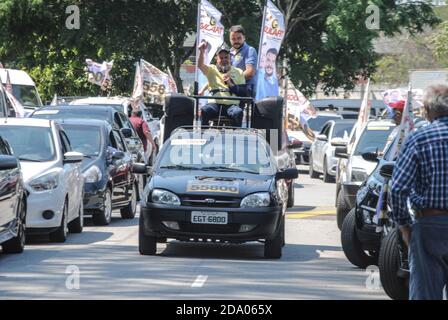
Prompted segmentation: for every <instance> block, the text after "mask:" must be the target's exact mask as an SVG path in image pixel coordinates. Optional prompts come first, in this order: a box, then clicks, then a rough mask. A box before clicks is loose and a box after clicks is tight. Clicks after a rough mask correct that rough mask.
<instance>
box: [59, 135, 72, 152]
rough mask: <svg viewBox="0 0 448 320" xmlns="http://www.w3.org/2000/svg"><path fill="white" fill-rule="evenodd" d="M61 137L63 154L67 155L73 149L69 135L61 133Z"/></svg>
mask: <svg viewBox="0 0 448 320" xmlns="http://www.w3.org/2000/svg"><path fill="white" fill-rule="evenodd" d="M59 135H60V137H61V143H62V152H63V153H67V152H70V151H72V147H71V145H70V140H69V139H68V137H67V135H66V134H65V132H64V131H62V130H61V131H59Z"/></svg>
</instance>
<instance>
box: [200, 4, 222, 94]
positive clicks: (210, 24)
mask: <svg viewBox="0 0 448 320" xmlns="http://www.w3.org/2000/svg"><path fill="white" fill-rule="evenodd" d="M221 17H222V14H221V12H219V10H218V9H216V8H215V7H214V6H213V5H212V4H211V3H210V2H208V1H207V0H201V2H200V5H199V8H198V26H197V33H196V34H197V38H196V48H197V47H198V46H199V45H200V44H201V43H202V42H204V41H205V42H207V44H208V45H207V48H206V49H205V59H204V62H205V64H210V63H211V61H212V60H213V57H214V55H215V53H216V51H217V50H218V48H219V47H220V46H221V45H222V44H223V42H224V26H223V25H222V23H221ZM196 57H199V52H198V50H197V51H196ZM196 60H198V59H196ZM195 79H196V81H197V82H198V84H199V90H200V89H201V88H203V87H204V86H205V85H206V84H207V78H206V77H205V75H203V74H202V72H199V69H198V68H197V66H196V77H195Z"/></svg>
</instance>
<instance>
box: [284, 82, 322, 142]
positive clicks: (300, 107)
mask: <svg viewBox="0 0 448 320" xmlns="http://www.w3.org/2000/svg"><path fill="white" fill-rule="evenodd" d="M286 109H287V113H288V124H289V128H290V129H292V130H294V129H300V130H302V131H303V132H304V133H305V135H306V136H307V137H308V139H310V140H314V138H315V136H314V132H313V130H311V128H310V127H309V125H308V120H309V119H311V118H315V117H316V116H317V111H316V109H315V108H314V107H313V106H312V105H311V103H310V101H309V100H308V99H307V98H306V97H305V96H304V95H303V93H302V92H301V91H300V90H298V89H296V87H295V86H294V84H293V83H292V82H291V81H288V93H287V96H286Z"/></svg>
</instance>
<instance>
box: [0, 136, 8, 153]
mask: <svg viewBox="0 0 448 320" xmlns="http://www.w3.org/2000/svg"><path fill="white" fill-rule="evenodd" d="M0 154H5V155H10V154H11V153H10V152H9V148H8V146H7V145H6V143H5V142H4V140H3V139H0Z"/></svg>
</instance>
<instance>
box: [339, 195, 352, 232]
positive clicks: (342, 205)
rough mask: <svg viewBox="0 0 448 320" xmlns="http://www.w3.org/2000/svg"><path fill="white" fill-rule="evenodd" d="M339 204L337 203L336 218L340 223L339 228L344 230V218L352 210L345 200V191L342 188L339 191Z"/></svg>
mask: <svg viewBox="0 0 448 320" xmlns="http://www.w3.org/2000/svg"><path fill="white" fill-rule="evenodd" d="M336 201H337V204H336V220H337V223H338V228H339V230H342V224H343V223H344V219H345V217H346V216H347V214H348V213H349V212H350V209H351V208H350V207H349V206H347V204H346V202H345V200H344V191H343V190H342V189H341V190H340V191H339V193H338V198H337V200H336Z"/></svg>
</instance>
